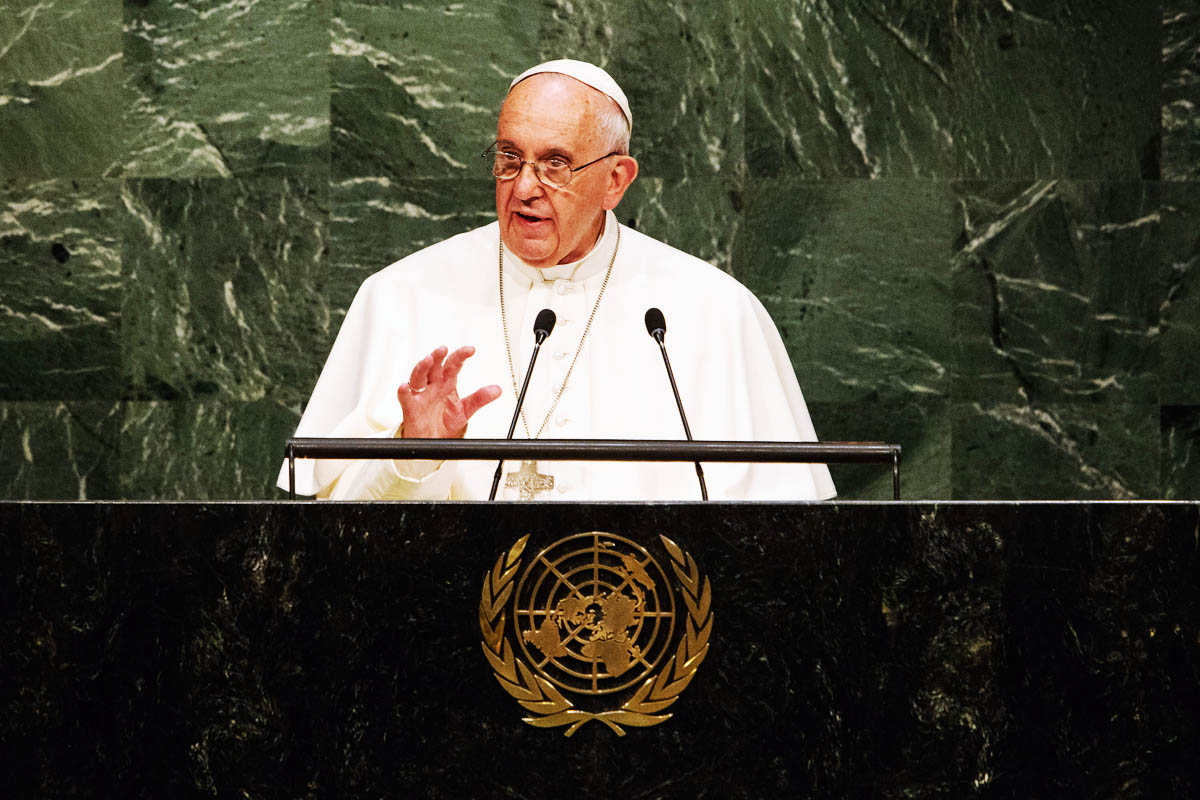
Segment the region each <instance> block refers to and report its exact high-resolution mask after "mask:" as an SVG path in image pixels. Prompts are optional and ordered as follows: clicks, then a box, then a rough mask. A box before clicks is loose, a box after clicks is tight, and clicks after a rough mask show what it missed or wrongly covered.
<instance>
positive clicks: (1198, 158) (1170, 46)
mask: <svg viewBox="0 0 1200 800" xmlns="http://www.w3.org/2000/svg"><path fill="white" fill-rule="evenodd" d="M1198 31H1200V8H1197V7H1196V3H1195V1H1194V0H1163V92H1162V103H1163V110H1162V136H1163V145H1162V149H1163V170H1162V171H1163V178H1164V179H1166V180H1193V181H1194V180H1197V179H1200V114H1197V109H1200V33H1198Z"/></svg>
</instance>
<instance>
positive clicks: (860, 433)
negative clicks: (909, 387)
mask: <svg viewBox="0 0 1200 800" xmlns="http://www.w3.org/2000/svg"><path fill="white" fill-rule="evenodd" d="M801 388H804V387H803V386H801ZM805 399H806V400H807V401H808V411H809V414H811V415H812V419H813V425H814V426H815V427H816V430H817V436H818V437H819V438H820V439H823V440H825V441H860V442H889V443H891V444H898V445H900V447H901V448H902V450H901V458H900V496H901V497H902V498H904V499H905V500H938V499H946V498H949V497H950V496H951V495H950V478H951V474H952V470H951V462H950V455H951V447H950V412H949V408H948V405H947V403H946V402H945V400H943V399H941V398H936V397H930V396H927V395H923V394H918V393H913V394H909V395H897V396H895V397H894V398H891V399H889V400H887V401H884V400H880V401H878V402H874V403H871V402H847V403H828V402H823V401H820V400H817V401H814V400H813V399H812V394H811V393H809V392H807V391H806V397H805ZM829 471H830V473H831V474H832V475H833V483H834V485H835V486H836V487H837V492H838V499H839V500H891V499H892V468H891V466H890V465H885V464H830V465H829Z"/></svg>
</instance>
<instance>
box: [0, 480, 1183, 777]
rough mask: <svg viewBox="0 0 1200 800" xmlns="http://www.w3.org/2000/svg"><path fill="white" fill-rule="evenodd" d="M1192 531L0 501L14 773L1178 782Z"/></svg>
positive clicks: (6, 727)
mask: <svg viewBox="0 0 1200 800" xmlns="http://www.w3.org/2000/svg"><path fill="white" fill-rule="evenodd" d="M1197 530H1200V507H1198V506H1197V504H1195V503H895V502H889V503H815V504H793V503H718V502H712V503H699V502H696V503H678V504H673V503H624V504H622V503H607V504H606V503H595V504H572V503H534V504H518V503H497V504H489V503H291V502H278V503H227V504H220V503H218V504H213V503H3V504H0V597H3V605H2V606H0V630H2V631H3V639H2V641H3V650H2V651H0V672H2V674H3V681H2V682H0V692H2V696H3V704H4V705H3V711H4V713H3V715H0V744H2V752H3V763H4V765H5V768H6V770H5V772H6V774H5V794H6V796H9V797H60V798H61V797H114V796H122V797H147V798H149V797H156V798H157V797H175V798H179V797H184V798H187V797H231V798H232V797H239V798H241V797H314V798H317V797H406V798H407V797H413V798H417V797H422V798H423V797H430V798H492V797H497V798H511V797H530V798H534V797H536V798H543V797H554V798H570V797H577V796H578V797H625V796H628V797H646V798H676V797H680V798H682V797H687V798H693V797H721V798H775V797H828V798H834V797H837V798H844V797H916V798H925V797H930V798H932V797H946V796H954V797H962V796H966V797H972V796H982V797H1051V796H1054V797H1109V796H1126V795H1132V796H1145V797H1186V796H1194V795H1195V791H1196V789H1197V788H1198V785H1197V777H1196V768H1195V766H1194V765H1195V758H1194V754H1195V752H1196V750H1197V745H1198V744H1200V740H1198V723H1197V718H1196V715H1195V712H1194V711H1193V709H1195V708H1197V707H1200V641H1198V640H1197V630H1198V627H1200V626H1198V620H1200V552H1198V550H1197V545H1196V531H1197ZM568 734H570V735H568Z"/></svg>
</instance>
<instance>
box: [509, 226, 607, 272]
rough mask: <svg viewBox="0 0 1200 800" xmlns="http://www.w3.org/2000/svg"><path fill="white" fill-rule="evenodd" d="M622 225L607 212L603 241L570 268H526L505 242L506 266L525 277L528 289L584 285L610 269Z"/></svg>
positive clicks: (557, 266) (563, 265) (568, 265)
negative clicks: (554, 285) (553, 285)
mask: <svg viewBox="0 0 1200 800" xmlns="http://www.w3.org/2000/svg"><path fill="white" fill-rule="evenodd" d="M618 224H619V223H618V222H617V215H616V214H614V213H613V212H612V211H606V212H604V233H602V234H601V235H600V239H599V240H598V241H597V242H596V244H595V245H594V246H593V247H592V249H591V250H590V251H588V253H587V255H585V256H584V257H583V258H581V259H579V260H578V261H572V262H570V263H569V264H555V265H554V266H553V267H543V268H541V269H539V268H537V267H531V266H529V265H528V264H526V263H525V262H524V261H522V260H521V259H520V258H518V257H517V255H516V254H515V253H513V251H512V250H509V249H508V247H507V246H506V245H504V243H503V240H502V241H501V246H502V247H504V263H505V265H506V266H507V265H509V264H512V265H513V267H514V268H515V270H514V272H515V273H519V274H520V275H521V276H523V277H524V281H523V282H524V283H525V284H526V285H527V286H534V285H537V284H540V285H548V284H552V283H554V282H555V281H559V280H562V281H567V282H569V283H583V282H584V281H587V280H588V279H589V278H594V277H596V276H597V275H601V274H603V273H604V272H605V271H606V270H607V269H608V262H609V261H610V260H611V258H612V252H613V248H615V247H616V246H617V225H618Z"/></svg>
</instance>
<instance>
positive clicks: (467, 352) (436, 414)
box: [396, 346, 500, 439]
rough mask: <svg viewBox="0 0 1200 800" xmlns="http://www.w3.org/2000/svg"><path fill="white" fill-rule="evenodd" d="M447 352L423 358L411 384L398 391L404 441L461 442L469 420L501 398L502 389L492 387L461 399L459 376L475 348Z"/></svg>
mask: <svg viewBox="0 0 1200 800" xmlns="http://www.w3.org/2000/svg"><path fill="white" fill-rule="evenodd" d="M446 353H447V348H445V347H439V348H438V349H436V350H434V351H433V352H432V353H430V354H429V355H427V356H425V357H424V358H422V359H421V360H420V361H418V362H417V364H416V366H415V367H413V370H412V374H411V375H410V376H409V379H408V383H402V384H400V388H399V389H397V390H396V397H397V399H398V400H399V401H400V408H401V409H402V410H403V412H404V425H403V426H402V427H401V430H400V435H401V436H402V437H404V438H405V439H461V438H462V437H463V435H464V434H465V433H466V432H467V420H469V419H470V418H471V416H472V415H473V414H474V413H475V412H476V411H478V410H479V409H481V408H483V407H484V406H486V405H487V404H488V403H490V402H492V401H493V400H495V399H496V398H497V397H499V396H500V387H499V386H494V385H493V386H484V387H483V388H482V389H479V390H478V391H476V392H474V393H472V394H470V395H468V396H467V397H463V398H459V396H458V373H459V372H460V371H461V370H462V367H463V362H465V361H466V360H467V359H468V358H470V357H471V356H472V355H474V353H475V348H474V347H470V346H467V347H460V348H458V349H457V350H455V351H454V352H453V353H450V355H449V356H448V357H447V355H446Z"/></svg>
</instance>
